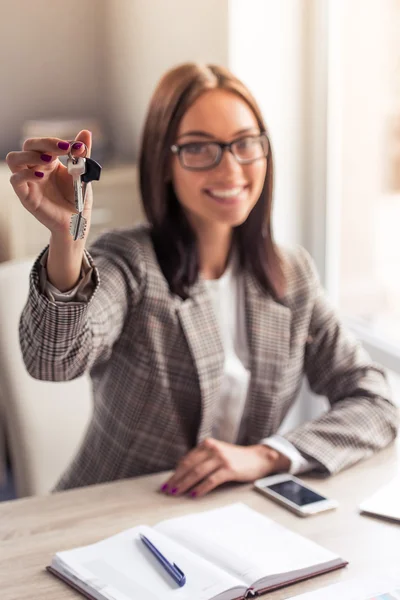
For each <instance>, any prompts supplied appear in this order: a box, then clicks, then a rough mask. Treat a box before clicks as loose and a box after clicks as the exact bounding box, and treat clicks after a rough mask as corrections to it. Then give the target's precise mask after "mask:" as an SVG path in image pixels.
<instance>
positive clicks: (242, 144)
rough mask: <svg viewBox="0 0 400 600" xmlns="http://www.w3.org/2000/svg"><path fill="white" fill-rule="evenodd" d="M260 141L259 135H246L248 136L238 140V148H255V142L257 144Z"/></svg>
mask: <svg viewBox="0 0 400 600" xmlns="http://www.w3.org/2000/svg"><path fill="white" fill-rule="evenodd" d="M258 142H259V138H258V137H246V138H242V139H241V140H238V141H237V142H236V148H237V149H238V150H249V149H250V148H253V146H254V145H255V144H257V143H258Z"/></svg>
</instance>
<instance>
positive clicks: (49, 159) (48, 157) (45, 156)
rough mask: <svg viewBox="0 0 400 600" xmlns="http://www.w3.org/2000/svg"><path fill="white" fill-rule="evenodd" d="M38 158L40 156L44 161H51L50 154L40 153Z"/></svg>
mask: <svg viewBox="0 0 400 600" xmlns="http://www.w3.org/2000/svg"><path fill="white" fill-rule="evenodd" d="M40 158H41V159H42V160H44V162H50V161H51V156H50V154H41V155H40Z"/></svg>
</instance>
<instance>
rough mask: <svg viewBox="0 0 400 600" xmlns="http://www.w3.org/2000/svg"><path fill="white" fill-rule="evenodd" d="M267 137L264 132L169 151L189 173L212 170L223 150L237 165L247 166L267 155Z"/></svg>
mask: <svg viewBox="0 0 400 600" xmlns="http://www.w3.org/2000/svg"><path fill="white" fill-rule="evenodd" d="M268 148H269V143H268V137H267V134H266V133H265V132H261V133H260V134H259V135H249V136H246V137H242V138H240V139H238V140H234V141H233V142H230V143H229V144H226V143H224V142H189V143H187V144H180V145H179V144H174V145H173V146H171V150H172V152H173V153H174V154H177V155H178V158H179V162H180V163H181V165H182V167H184V168H185V169H188V170H189V171H203V170H206V169H213V168H214V167H216V166H217V165H219V163H220V162H221V160H222V155H223V153H224V150H229V152H231V154H233V156H234V157H235V158H236V160H237V161H238V163H240V164H242V165H248V164H250V163H252V162H254V161H256V160H260V159H261V158H265V157H266V156H267V155H268Z"/></svg>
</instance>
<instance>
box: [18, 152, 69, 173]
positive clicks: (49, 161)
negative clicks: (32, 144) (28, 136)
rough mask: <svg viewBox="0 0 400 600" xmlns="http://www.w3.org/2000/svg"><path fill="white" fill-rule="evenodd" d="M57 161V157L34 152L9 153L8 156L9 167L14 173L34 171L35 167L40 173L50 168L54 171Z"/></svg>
mask: <svg viewBox="0 0 400 600" xmlns="http://www.w3.org/2000/svg"><path fill="white" fill-rule="evenodd" d="M56 160H58V158H57V156H52V155H51V154H47V153H45V152H42V153H40V152H34V151H25V152H9V153H8V154H7V156H6V161H7V164H8V167H9V169H10V171H11V172H12V173H17V172H18V171H21V170H22V169H26V168H29V169H33V168H34V167H35V168H37V170H39V171H40V170H41V169H42V170H43V169H46V168H47V169H48V168H49V167H51V169H52V168H53V166H54V162H55V161H56Z"/></svg>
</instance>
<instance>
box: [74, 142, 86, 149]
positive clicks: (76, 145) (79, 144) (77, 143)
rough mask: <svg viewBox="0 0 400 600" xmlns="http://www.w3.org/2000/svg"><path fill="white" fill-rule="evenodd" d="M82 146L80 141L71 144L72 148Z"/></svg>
mask: <svg viewBox="0 0 400 600" xmlns="http://www.w3.org/2000/svg"><path fill="white" fill-rule="evenodd" d="M82 146H83V144H82V142H75V144H72V147H73V149H74V150H79V149H80V148H82Z"/></svg>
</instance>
